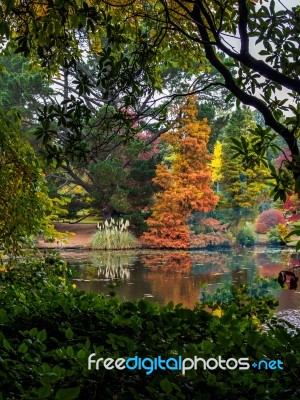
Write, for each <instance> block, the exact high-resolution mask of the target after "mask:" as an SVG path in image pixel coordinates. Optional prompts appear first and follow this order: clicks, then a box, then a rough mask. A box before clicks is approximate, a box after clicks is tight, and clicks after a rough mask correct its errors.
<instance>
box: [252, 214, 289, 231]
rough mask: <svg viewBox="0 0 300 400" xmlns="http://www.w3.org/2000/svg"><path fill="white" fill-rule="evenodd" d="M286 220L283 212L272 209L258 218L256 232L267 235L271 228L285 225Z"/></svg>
mask: <svg viewBox="0 0 300 400" xmlns="http://www.w3.org/2000/svg"><path fill="white" fill-rule="evenodd" d="M285 223H286V220H285V218H284V215H283V213H282V212H281V211H279V210H275V209H274V208H270V209H269V210H266V211H263V212H262V213H261V214H260V215H259V216H258V218H257V221H256V225H255V231H256V232H257V233H267V232H268V230H270V229H271V228H275V226H277V225H278V224H285Z"/></svg>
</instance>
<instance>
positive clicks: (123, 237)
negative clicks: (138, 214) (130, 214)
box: [92, 218, 137, 250]
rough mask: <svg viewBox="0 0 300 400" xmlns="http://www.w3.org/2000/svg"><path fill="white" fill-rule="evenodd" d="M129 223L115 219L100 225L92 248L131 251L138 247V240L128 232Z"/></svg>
mask: <svg viewBox="0 0 300 400" xmlns="http://www.w3.org/2000/svg"><path fill="white" fill-rule="evenodd" d="M128 227H129V221H128V220H126V221H123V219H122V218H121V219H120V220H119V221H117V220H114V219H113V218H111V219H110V221H108V220H106V221H105V222H104V223H103V224H102V225H101V224H98V230H99V231H98V232H96V233H95V234H94V235H93V239H92V247H93V248H94V249H103V250H114V249H131V248H134V247H137V240H136V238H135V237H134V235H133V234H132V233H131V232H129V231H128Z"/></svg>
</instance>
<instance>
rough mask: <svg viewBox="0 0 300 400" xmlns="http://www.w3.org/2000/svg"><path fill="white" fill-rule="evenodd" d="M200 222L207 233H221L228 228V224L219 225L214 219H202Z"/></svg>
mask: <svg viewBox="0 0 300 400" xmlns="http://www.w3.org/2000/svg"><path fill="white" fill-rule="evenodd" d="M200 222H201V224H202V225H203V226H204V227H205V228H206V229H207V231H209V232H223V231H225V229H226V228H227V227H228V224H221V222H220V221H218V220H217V219H215V218H206V219H202V220H201V221H200Z"/></svg>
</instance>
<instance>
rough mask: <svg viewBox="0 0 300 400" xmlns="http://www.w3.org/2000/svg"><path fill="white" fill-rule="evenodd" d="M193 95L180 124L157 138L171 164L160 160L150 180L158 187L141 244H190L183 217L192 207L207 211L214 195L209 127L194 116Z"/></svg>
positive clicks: (181, 246)
mask: <svg viewBox="0 0 300 400" xmlns="http://www.w3.org/2000/svg"><path fill="white" fill-rule="evenodd" d="M196 111H197V110H196V106H195V99H192V100H191V101H190V100H188V101H187V103H186V104H185V106H184V107H183V109H182V115H183V116H182V118H181V119H180V122H181V127H180V128H178V129H177V130H174V131H171V132H167V133H165V134H164V135H162V136H161V139H162V140H163V141H164V142H165V143H167V144H168V145H170V147H171V148H172V150H173V156H172V166H171V168H168V167H167V166H166V164H160V165H158V166H157V169H156V176H155V178H154V179H153V181H154V183H155V184H157V185H158V186H160V187H161V191H160V192H159V193H157V200H156V203H155V205H154V207H153V209H152V215H151V217H150V218H148V220H147V225H148V227H149V228H150V229H149V232H146V233H144V235H143V236H142V238H141V239H142V241H143V242H144V243H145V245H147V246H150V247H158V248H183V249H185V248H188V247H190V237H189V228H188V225H187V219H188V217H189V215H190V213H191V212H193V211H205V212H207V211H210V210H212V209H213V208H214V206H215V205H216V204H217V201H218V197H217V196H216V195H215V194H214V192H213V190H212V188H211V184H212V181H211V169H210V167H209V162H210V161H211V158H210V156H209V155H208V151H207V147H206V145H207V141H208V136H209V133H210V129H209V127H208V125H207V123H206V121H198V120H196V114H197V112H196Z"/></svg>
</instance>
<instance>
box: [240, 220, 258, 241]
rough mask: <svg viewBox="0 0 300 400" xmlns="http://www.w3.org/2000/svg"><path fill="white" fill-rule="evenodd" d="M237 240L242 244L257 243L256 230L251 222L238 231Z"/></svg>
mask: <svg viewBox="0 0 300 400" xmlns="http://www.w3.org/2000/svg"><path fill="white" fill-rule="evenodd" d="M237 242H238V244H240V245H241V246H247V247H248V246H249V247H250V246H254V245H255V232H254V228H253V225H252V224H250V223H249V222H246V224H245V225H244V226H243V227H242V228H241V229H240V230H239V231H238V234H237Z"/></svg>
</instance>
